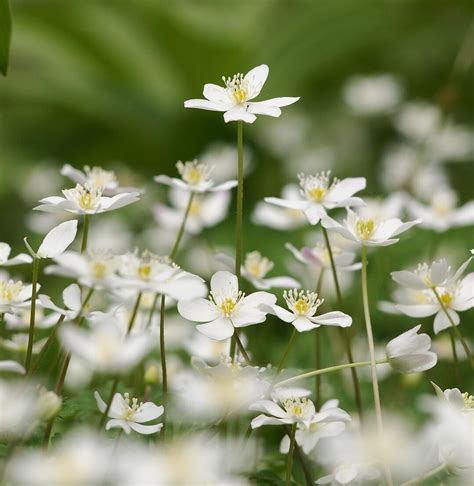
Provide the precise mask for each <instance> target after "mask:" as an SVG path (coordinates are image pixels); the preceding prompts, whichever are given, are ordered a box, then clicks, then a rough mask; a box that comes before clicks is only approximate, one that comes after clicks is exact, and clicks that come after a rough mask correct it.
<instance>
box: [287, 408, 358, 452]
mask: <svg viewBox="0 0 474 486" xmlns="http://www.w3.org/2000/svg"><path fill="white" fill-rule="evenodd" d="M338 405H339V401H338V400H329V401H327V402H326V403H324V404H323V405H322V407H321V408H320V410H319V412H317V413H315V414H314V416H313V418H312V420H311V422H310V424H309V426H305V425H302V424H301V423H299V424H298V426H297V430H296V434H295V439H296V442H297V444H298V445H299V446H301V448H302V449H303V452H304V453H305V454H310V453H311V451H312V450H313V449H314V448H315V447H316V445H317V444H318V442H319V441H320V440H321V439H324V438H325V437H335V436H337V435H339V434H340V433H341V432H343V430H344V429H345V427H346V424H345V422H349V421H350V420H351V417H350V415H349V414H348V413H347V412H346V411H344V410H342V409H341V408H338ZM289 449H290V438H289V437H288V436H287V435H285V436H284V437H283V439H282V441H281V443H280V452H281V453H283V454H288V451H289Z"/></svg>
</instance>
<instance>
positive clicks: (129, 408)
mask: <svg viewBox="0 0 474 486" xmlns="http://www.w3.org/2000/svg"><path fill="white" fill-rule="evenodd" d="M123 396H124V402H125V403H124V409H123V412H122V418H123V419H124V420H133V417H134V416H135V414H136V413H137V411H138V409H139V408H140V407H141V406H142V405H143V402H140V403H139V402H138V398H135V397H134V398H132V401H131V403H130V395H129V394H128V393H124V395H123Z"/></svg>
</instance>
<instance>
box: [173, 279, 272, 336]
mask: <svg viewBox="0 0 474 486" xmlns="http://www.w3.org/2000/svg"><path fill="white" fill-rule="evenodd" d="M275 302H276V297H275V296H274V295H272V294H269V293H268V292H254V293H253V294H250V295H248V296H246V295H245V294H244V293H242V292H241V291H239V285H238V280H237V277H236V276H235V275H233V274H232V273H230V272H226V271H219V272H216V273H215V274H214V275H213V276H212V278H211V292H210V295H209V298H208V299H204V298H197V299H191V300H180V301H179V302H178V312H179V313H180V314H181V315H182V316H183V317H184V318H185V319H188V320H190V321H194V322H204V323H205V324H199V325H198V326H197V329H198V331H200V332H202V333H203V334H204V335H206V336H208V337H210V338H212V339H216V340H218V341H222V340H224V339H227V338H229V337H230V336H232V335H233V334H234V328H235V327H246V326H251V325H253V324H260V323H261V322H264V321H265V319H266V316H267V311H264V310H261V306H262V305H263V304H266V305H273V304H274V303H275Z"/></svg>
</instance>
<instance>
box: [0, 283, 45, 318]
mask: <svg viewBox="0 0 474 486" xmlns="http://www.w3.org/2000/svg"><path fill="white" fill-rule="evenodd" d="M38 287H39V286H38ZM31 292H32V285H25V284H23V282H21V281H19V280H17V281H14V280H3V279H2V277H1V276H0V313H5V312H8V313H11V312H15V309H21V308H25V307H28V306H29V305H30V302H29V301H30V299H31Z"/></svg>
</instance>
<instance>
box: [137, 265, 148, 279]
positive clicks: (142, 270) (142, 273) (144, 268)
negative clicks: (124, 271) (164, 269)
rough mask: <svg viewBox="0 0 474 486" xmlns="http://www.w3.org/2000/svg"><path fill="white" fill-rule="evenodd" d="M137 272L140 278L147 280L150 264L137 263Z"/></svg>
mask: <svg viewBox="0 0 474 486" xmlns="http://www.w3.org/2000/svg"><path fill="white" fill-rule="evenodd" d="M137 273H138V276H139V277H140V278H141V279H142V280H148V279H149V278H150V275H151V264H150V263H142V264H140V265H138V269H137Z"/></svg>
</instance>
